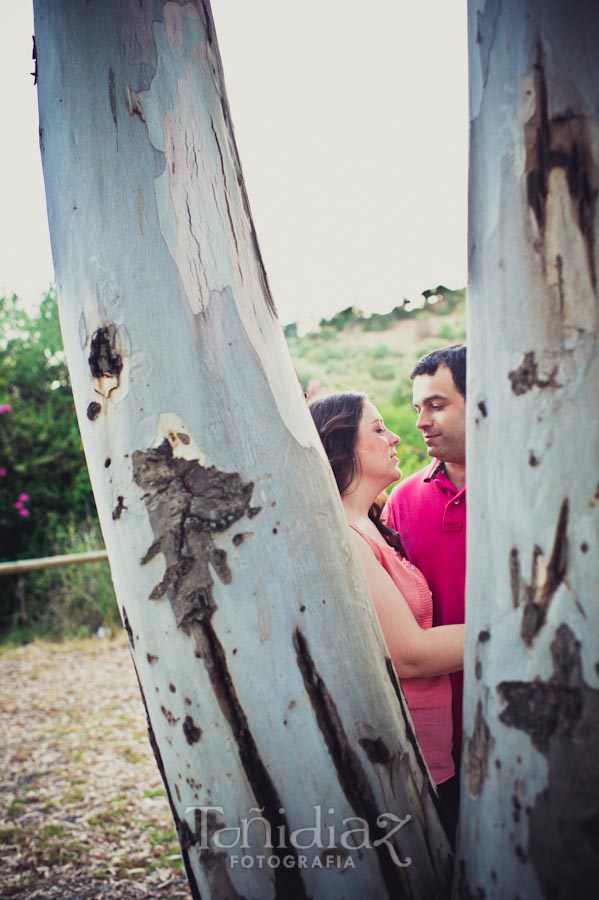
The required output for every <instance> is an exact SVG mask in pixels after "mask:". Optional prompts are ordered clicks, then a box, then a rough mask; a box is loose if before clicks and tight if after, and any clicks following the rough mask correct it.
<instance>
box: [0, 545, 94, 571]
mask: <svg viewBox="0 0 599 900" xmlns="http://www.w3.org/2000/svg"><path fill="white" fill-rule="evenodd" d="M107 559H108V553H107V552H106V550H91V551H90V552H89V553H65V554H64V555H62V556H42V557H40V558H39V559H17V560H15V562H4V563H0V577H1V576H2V575H19V574H21V573H22V572H33V571H35V570H36V569H56V568H58V567H59V566H76V565H79V564H80V563H91V562H105V561H106V560H107Z"/></svg>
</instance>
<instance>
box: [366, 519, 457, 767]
mask: <svg viewBox="0 0 599 900" xmlns="http://www.w3.org/2000/svg"><path fill="white" fill-rule="evenodd" d="M349 527H350V528H353V530H354V531H357V533H358V534H359V535H360V536H361V537H363V538H364V540H365V541H366V542H367V544H368V545H369V546H370V547H371V548H372V551H373V552H374V555H375V556H376V558H377V560H378V561H379V563H380V564H381V565H382V567H383V568H384V569H385V571H386V572H387V574H388V575H389V576H390V577H391V579H392V581H393V582H394V583H395V585H396V587H397V588H398V589H399V591H400V593H401V594H402V596H403V598H404V600H405V601H406V603H407V604H408V606H409V607H410V609H411V611H412V615H413V616H414V618H415V619H416V621H417V623H418V625H419V626H420V628H423V629H427V628H431V627H432V624H433V601H432V597H431V592H430V590H429V587H428V585H427V583H426V581H425V579H424V578H423V576H422V573H421V572H419V571H418V569H417V568H416V566H414V565H413V564H412V563H410V562H408V560H407V559H404V557H403V556H400V555H399V553H398V552H397V551H396V550H394V549H393V547H390V546H388V545H383V544H380V543H378V542H377V541H375V540H373V539H372V538H371V537H370V535H368V534H364V532H363V531H360V529H359V528H356V526H355V525H350V526H349ZM382 540H383V538H382V536H381V541H382ZM383 637H385V634H384V633H383ZM400 682H401V687H402V690H403V692H404V696H405V698H406V702H407V704H408V709H409V710H410V715H411V717H412V722H413V723H414V730H415V731H416V736H417V738H418V743H419V744H420V747H421V749H422V753H423V756H424V758H425V760H426V764H427V766H428V767H429V770H430V773H431V776H432V778H433V781H434V782H435V784H441V783H442V782H444V781H447V780H448V779H449V778H451V777H452V776H453V775H455V766H454V762H453V758H452V755H451V751H452V746H453V723H452V717H451V684H450V682H449V677H448V676H447V675H431V676H428V677H426V678H400Z"/></svg>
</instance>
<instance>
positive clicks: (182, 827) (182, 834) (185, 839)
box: [123, 609, 202, 900]
mask: <svg viewBox="0 0 599 900" xmlns="http://www.w3.org/2000/svg"><path fill="white" fill-rule="evenodd" d="M125 615H126V613H125V610H124V609H123V617H125ZM133 669H134V671H135V677H136V678H137V684H138V685H139V693H140V694H141V700H142V703H143V705H144V710H145V713H146V726H147V729H148V738H149V741H150V746H151V748H152V752H153V753H154V758H155V760H156V765H157V766H158V771H159V772H160V777H161V778H162V783H163V784H164V788H165V790H166V795H167V797H168V802H169V805H170V808H171V815H172V817H173V821H174V823H175V827H176V829H177V837H178V839H179V846H180V847H181V856H182V858H183V864H184V866H185V872H186V875H187V880H188V882H189V887H190V888H191V896H192V898H193V900H202V895H201V894H200V890H199V888H198V884H197V881H196V877H195V875H194V872H193V868H192V866H191V863H190V861H189V848H190V847H191V846H193V845H194V844H195V843H197V838H196V837H195V836H194V835H193V834H192V832H191V829H190V827H189V825H188V824H187V822H186V821H185V820H184V819H180V818H179V814H178V812H177V807H176V806H175V804H174V802H173V798H172V795H171V790H170V787H169V783H168V778H167V777H166V770H165V768H164V762H163V761H162V754H161V752H160V747H159V746H158V742H157V740H156V735H155V734H154V729H153V728H152V723H151V721H150V715H149V713H148V704H147V703H146V697H145V694H144V691H143V688H142V686H141V681H140V680H139V675H138V673H137V667H136V666H135V662H134V663H133ZM175 787H176V785H175Z"/></svg>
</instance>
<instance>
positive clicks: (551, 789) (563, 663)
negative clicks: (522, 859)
mask: <svg viewBox="0 0 599 900" xmlns="http://www.w3.org/2000/svg"><path fill="white" fill-rule="evenodd" d="M551 656H552V660H553V674H552V675H551V677H550V678H549V680H548V681H546V682H542V681H533V682H503V683H502V684H499V685H498V691H499V693H500V695H501V697H502V698H503V699H504V700H505V701H506V703H507V707H506V709H505V710H504V711H503V712H502V714H501V715H500V719H501V720H502V721H503V722H504V723H505V724H506V725H509V726H513V727H514V728H518V729H519V730H521V731H524V732H525V733H526V734H527V735H528V737H529V738H530V740H531V742H532V744H533V746H534V747H535V748H536V749H537V750H538V751H539V752H540V753H542V754H543V755H544V756H545V757H546V760H547V763H548V780H547V786H546V789H545V790H544V791H542V792H540V793H539V794H537V796H536V798H535V802H534V805H533V807H532V809H531V810H529V811H528V812H529V822H528V834H529V844H528V858H529V861H530V863H531V864H532V865H533V866H534V868H535V870H536V874H537V876H538V878H539V881H540V884H541V892H542V895H543V896H545V897H553V896H555V897H560V898H562V897H566V896H568V897H584V896H587V895H588V890H589V885H590V884H596V883H597V879H598V878H599V854H598V848H599V813H598V811H597V797H598V796H599V747H598V740H597V722H598V721H599V690H597V689H595V688H591V687H589V685H588V684H587V683H586V682H585V681H584V680H583V675H582V662H581V654H580V643H579V642H578V641H577V640H576V638H575V636H574V634H573V632H572V631H571V630H570V628H569V627H568V626H567V625H565V624H562V625H560V626H559V628H558V629H557V631H556V633H555V638H554V640H553V642H552V644H551ZM572 772H576V779H575V780H574V781H573V780H572V778H571V777H570V774H571V773H572ZM569 773H570V774H569ZM556 884H561V885H564V886H566V885H567V891H566V892H562V893H556V892H555V890H554V888H555V885H556Z"/></svg>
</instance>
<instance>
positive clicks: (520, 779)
mask: <svg viewBox="0 0 599 900" xmlns="http://www.w3.org/2000/svg"><path fill="white" fill-rule="evenodd" d="M469 28H470V73H471V75H470V79H471V83H470V91H471V162H470V166H471V169H470V278H469V310H470V322H469V341H468V343H469V384H468V390H469V404H470V405H469V425H470V428H469V440H468V491H469V504H470V506H469V512H468V521H469V537H468V541H469V543H468V554H469V562H468V597H467V609H468V614H467V615H468V626H467V629H468V637H467V648H466V655H467V659H468V662H467V668H466V692H465V700H464V730H465V734H466V738H467V739H466V745H465V750H466V754H465V763H464V769H463V773H462V774H463V778H462V798H461V799H462V809H461V839H460V845H459V850H458V863H457V871H458V872H459V875H460V877H459V879H458V882H457V894H458V896H460V897H462V896H463V897H474V896H481V897H482V896H485V897H486V898H487V900H488V898H504V897H505V898H508V897H509V898H513V897H515V896H519V897H522V898H527V900H535V898H541V897H547V898H549V897H551V898H561V897H564V898H566V897H589V896H594V895H595V891H596V885H597V881H598V878H599V853H598V849H597V848H598V843H597V838H598V822H599V729H598V727H597V723H598V722H599V690H598V673H599V669H598V660H599V618H598V603H597V600H598V598H597V586H598V584H599V571H598V560H599V556H598V553H597V543H598V540H597V539H598V528H597V525H598V507H599V485H598V483H597V459H598V451H599V416H598V415H597V410H598V405H597V390H598V386H599V355H598V352H597V349H598V348H597V344H598V334H599V292H598V285H597V279H598V273H599V255H598V247H597V234H598V211H597V196H598V190H599V121H598V106H597V98H598V97H599V56H598V54H597V47H598V46H599V9H598V8H597V5H596V3H595V2H592V0H578V2H571V3H568V4H566V3H563V2H557V0H552V2H549V0H505V2H503V3H497V2H482V0H480V2H479V0H472V2H471V3H470V23H469ZM483 892H484V893H483Z"/></svg>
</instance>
